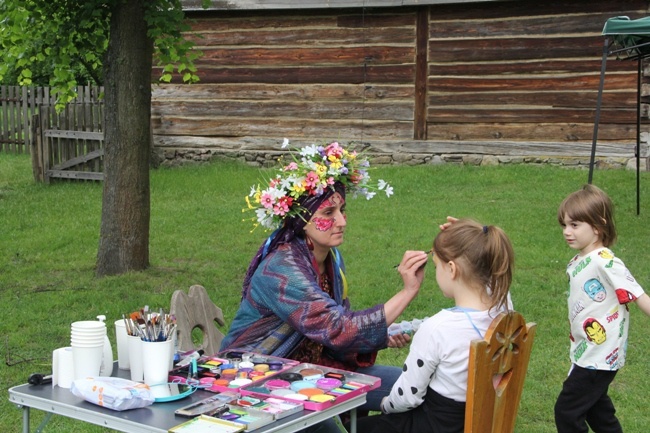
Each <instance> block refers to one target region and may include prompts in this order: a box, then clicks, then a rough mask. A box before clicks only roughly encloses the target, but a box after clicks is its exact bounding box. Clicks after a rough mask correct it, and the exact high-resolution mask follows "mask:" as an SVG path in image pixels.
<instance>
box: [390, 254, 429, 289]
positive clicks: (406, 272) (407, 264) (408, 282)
mask: <svg viewBox="0 0 650 433" xmlns="http://www.w3.org/2000/svg"><path fill="white" fill-rule="evenodd" d="M427 260H429V254H428V253H427V252H425V251H407V252H405V253H404V257H402V261H401V262H400V264H399V266H398V267H397V270H398V271H399V273H400V275H401V276H402V281H404V290H406V291H408V292H411V293H413V292H415V293H414V294H415V295H417V293H418V291H419V290H420V286H421V285H422V281H423V280H424V266H425V265H426V264H427Z"/></svg>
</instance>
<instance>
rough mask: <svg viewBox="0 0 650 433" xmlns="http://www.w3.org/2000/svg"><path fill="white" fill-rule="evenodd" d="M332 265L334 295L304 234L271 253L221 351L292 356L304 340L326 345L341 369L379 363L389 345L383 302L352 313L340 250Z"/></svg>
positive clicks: (251, 281)
mask: <svg viewBox="0 0 650 433" xmlns="http://www.w3.org/2000/svg"><path fill="white" fill-rule="evenodd" d="M330 254H331V256H330V260H328V263H329V264H330V265H331V266H332V269H331V273H330V274H331V275H332V276H333V277H334V281H333V290H334V298H332V297H330V296H329V295H327V293H324V292H323V291H322V290H321V288H320V286H319V284H318V275H317V273H316V271H315V269H314V266H313V265H312V253H311V251H309V248H308V247H307V245H306V242H305V240H304V239H302V238H301V237H294V238H293V239H291V241H289V242H287V243H283V244H280V245H278V246H276V248H275V249H274V250H273V251H271V252H270V253H268V255H265V256H264V257H263V258H262V260H261V261H260V263H259V265H258V266H257V269H256V270H255V271H254V273H253V274H252V276H251V277H250V279H249V281H247V282H248V283H249V284H248V285H246V284H245V286H247V287H245V288H244V291H243V293H242V295H243V297H242V301H241V304H240V307H239V310H238V311H237V314H236V316H235V319H234V320H233V322H232V324H231V326H230V331H229V333H228V335H227V336H226V338H225V339H224V340H223V342H222V345H221V350H227V349H235V348H236V349H243V350H250V351H253V352H256V353H263V354H267V355H273V356H278V357H282V358H287V357H290V355H291V353H292V351H293V350H294V349H295V348H296V346H297V345H298V344H299V343H300V341H301V340H302V339H303V338H309V339H310V340H312V341H315V342H317V343H319V344H322V345H323V346H324V349H325V350H324V356H325V357H327V358H330V359H331V360H332V361H333V362H332V363H329V364H328V365H332V366H334V365H336V366H340V367H341V368H343V367H346V368H348V369H355V368H356V367H360V366H369V365H372V364H373V363H374V359H375V357H376V351H377V350H379V349H383V348H385V347H386V344H387V325H386V318H385V315H384V309H383V305H377V306H374V307H372V308H369V309H366V310H361V311H351V310H350V302H349V300H348V299H347V298H346V296H345V294H344V285H345V283H344V281H345V276H344V272H345V265H344V263H343V259H342V258H341V256H340V254H339V253H338V251H337V250H336V249H333V250H332V251H331V252H330Z"/></svg>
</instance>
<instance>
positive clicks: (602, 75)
mask: <svg viewBox="0 0 650 433" xmlns="http://www.w3.org/2000/svg"><path fill="white" fill-rule="evenodd" d="M608 48H609V38H605V42H604V43H603V60H602V62H601V65H600V85H599V86H598V99H597V102H596V118H595V119H594V135H593V139H592V142H591V158H590V159H589V179H588V180H587V183H589V184H590V183H591V181H592V179H593V175H594V164H595V161H596V142H597V141H598V124H599V123H600V107H601V105H602V103H603V88H604V87H605V68H606V65H607V51H608Z"/></svg>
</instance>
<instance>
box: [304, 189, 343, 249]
mask: <svg viewBox="0 0 650 433" xmlns="http://www.w3.org/2000/svg"><path fill="white" fill-rule="evenodd" d="M345 226H346V217H345V199H343V197H342V196H341V194H339V193H338V192H336V193H334V194H333V195H332V196H330V197H329V198H328V199H326V200H325V201H324V202H323V203H322V204H321V205H320V207H319V208H318V209H317V210H316V212H314V214H313V215H312V217H311V219H310V220H309V222H308V223H307V225H306V226H305V234H306V235H307V236H309V238H310V239H311V241H312V243H313V244H314V249H316V248H318V249H321V250H329V249H330V248H332V247H337V246H339V245H341V244H342V243H343V233H344V232H345Z"/></svg>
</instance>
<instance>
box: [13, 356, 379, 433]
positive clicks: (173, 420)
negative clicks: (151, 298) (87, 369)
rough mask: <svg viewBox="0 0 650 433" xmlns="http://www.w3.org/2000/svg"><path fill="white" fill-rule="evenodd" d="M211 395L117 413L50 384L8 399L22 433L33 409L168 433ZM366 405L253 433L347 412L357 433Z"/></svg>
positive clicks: (358, 400) (360, 400)
mask: <svg viewBox="0 0 650 433" xmlns="http://www.w3.org/2000/svg"><path fill="white" fill-rule="evenodd" d="M113 375H114V376H118V377H123V378H127V379H128V371H125V370H120V369H119V368H118V367H117V362H116V363H115V367H114V368H113ZM211 395H214V394H213V393H211V392H208V391H203V390H198V391H196V392H194V393H193V394H192V395H190V396H189V397H187V398H184V399H182V400H177V401H175V402H168V403H154V404H153V405H151V406H148V407H144V408H140V409H132V410H125V411H114V410H111V409H106V408H103V407H100V406H97V405H95V404H92V403H89V402H87V401H85V400H83V399H81V398H79V397H76V396H75V395H74V394H72V393H71V392H70V390H69V389H66V388H60V387H58V386H55V387H53V386H52V385H51V384H46V385H28V384H24V385H18V386H15V387H13V388H10V389H9V400H10V401H11V402H12V403H15V404H16V405H17V406H19V407H21V408H22V410H23V429H22V431H23V433H29V431H30V420H29V415H30V409H38V410H42V411H45V412H48V413H49V414H56V415H61V416H65V417H68V418H73V419H77V420H81V421H84V422H88V423H91V424H96V425H99V426H102V427H106V428H110V429H114V430H118V431H121V432H129V433H167V431H168V430H169V429H170V428H171V427H174V426H176V425H178V424H181V423H182V422H185V421H187V420H188V418H183V417H180V416H177V415H175V414H174V411H175V410H176V409H178V408H180V407H183V406H187V405H188V404H190V403H192V402H195V401H199V400H202V399H204V398H207V397H209V396H211ZM365 402H366V394H365V393H361V394H359V395H357V396H355V397H353V398H351V399H349V400H346V401H343V402H341V403H338V404H335V405H333V406H331V407H329V408H327V409H324V410H322V411H310V410H303V411H302V412H299V413H296V414H294V415H290V416H288V417H286V418H282V419H280V420H277V421H274V422H273V423H271V424H268V425H266V426H264V427H261V428H259V429H255V430H253V431H252V432H253V433H292V432H296V431H299V430H302V429H304V428H306V427H309V426H311V425H314V424H317V423H319V422H320V421H323V420H325V419H328V418H331V417H333V416H335V415H338V414H340V413H342V412H346V411H351V415H352V416H351V429H352V432H356V408H357V407H359V406H361V405H362V404H364V403H365ZM49 416H50V415H48V418H46V419H45V422H47V420H48V419H49ZM43 427H44V423H42V424H41V425H40V426H39V427H38V429H37V431H40V430H41V429H42V428H43Z"/></svg>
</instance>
